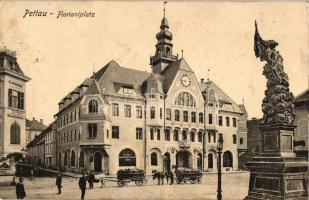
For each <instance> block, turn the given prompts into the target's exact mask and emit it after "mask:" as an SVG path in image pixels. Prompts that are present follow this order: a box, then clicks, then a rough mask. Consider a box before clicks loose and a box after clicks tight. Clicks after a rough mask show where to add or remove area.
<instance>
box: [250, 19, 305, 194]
mask: <svg viewBox="0 0 309 200" xmlns="http://www.w3.org/2000/svg"><path fill="white" fill-rule="evenodd" d="M277 45H278V43H277V42H276V41H274V40H267V41H265V40H263V39H262V38H261V37H260V34H259V32H258V29H257V24H256V23H255V37H254V51H255V56H256V57H257V58H260V60H261V61H266V64H265V66H264V71H263V75H264V76H265V77H266V79H267V86H266V87H267V88H266V90H265V97H264V99H263V102H262V111H263V114H264V115H263V119H262V123H261V125H260V127H259V128H260V129H261V132H262V140H263V141H262V153H261V155H259V156H257V157H253V158H252V160H251V161H249V162H247V163H246V166H247V167H248V168H249V170H250V182H249V192H248V196H247V197H246V198H245V200H253V199H254V200H258V199H270V200H285V199H308V189H307V180H306V179H307V176H306V171H307V169H308V161H307V160H306V159H305V158H297V157H296V156H295V154H294V152H293V134H294V129H295V127H296V126H295V125H294V117H295V113H294V105H293V103H292V102H293V98H294V97H293V94H292V93H291V92H290V90H289V81H288V76H287V74H286V73H285V72H284V70H283V64H282V61H283V58H282V57H281V55H280V53H279V52H278V51H277V50H276V49H275V48H276V46H277Z"/></svg>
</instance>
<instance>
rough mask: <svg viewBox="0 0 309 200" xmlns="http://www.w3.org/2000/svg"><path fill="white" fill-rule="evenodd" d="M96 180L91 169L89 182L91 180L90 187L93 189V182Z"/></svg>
mask: <svg viewBox="0 0 309 200" xmlns="http://www.w3.org/2000/svg"><path fill="white" fill-rule="evenodd" d="M94 181H95V176H94V174H93V172H92V170H91V171H90V173H89V175H88V182H89V188H90V189H93V183H94Z"/></svg>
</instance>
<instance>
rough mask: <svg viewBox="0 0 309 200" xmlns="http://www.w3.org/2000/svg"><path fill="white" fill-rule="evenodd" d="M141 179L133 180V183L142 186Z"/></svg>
mask: <svg viewBox="0 0 309 200" xmlns="http://www.w3.org/2000/svg"><path fill="white" fill-rule="evenodd" d="M143 183H144V182H143V180H142V179H140V180H136V181H135V185H137V186H142V185H143Z"/></svg>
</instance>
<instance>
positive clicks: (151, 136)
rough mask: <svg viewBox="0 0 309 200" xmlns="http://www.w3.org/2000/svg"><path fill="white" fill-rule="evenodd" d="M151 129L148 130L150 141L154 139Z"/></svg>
mask: <svg viewBox="0 0 309 200" xmlns="http://www.w3.org/2000/svg"><path fill="white" fill-rule="evenodd" d="M153 131H154V130H153V128H151V129H150V140H153V139H154V132H153Z"/></svg>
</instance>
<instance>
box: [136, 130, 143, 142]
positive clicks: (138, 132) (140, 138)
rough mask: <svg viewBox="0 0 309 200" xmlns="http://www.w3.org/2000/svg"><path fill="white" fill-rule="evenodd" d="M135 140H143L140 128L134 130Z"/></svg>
mask: <svg viewBox="0 0 309 200" xmlns="http://www.w3.org/2000/svg"><path fill="white" fill-rule="evenodd" d="M136 139H137V140H142V139H143V129H142V128H136Z"/></svg>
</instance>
